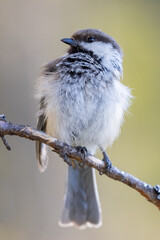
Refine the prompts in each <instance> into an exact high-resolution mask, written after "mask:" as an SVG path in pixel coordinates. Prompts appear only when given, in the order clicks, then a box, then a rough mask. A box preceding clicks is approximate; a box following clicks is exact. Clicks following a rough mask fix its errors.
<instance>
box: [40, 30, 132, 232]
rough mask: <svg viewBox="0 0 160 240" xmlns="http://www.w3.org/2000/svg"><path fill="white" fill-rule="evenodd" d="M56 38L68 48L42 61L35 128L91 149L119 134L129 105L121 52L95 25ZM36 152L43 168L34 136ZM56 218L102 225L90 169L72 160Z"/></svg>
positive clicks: (44, 161) (43, 151)
mask: <svg viewBox="0 0 160 240" xmlns="http://www.w3.org/2000/svg"><path fill="white" fill-rule="evenodd" d="M61 41H62V42H63V43H65V44H67V45H68V46H69V48H68V50H67V53H66V54H65V55H63V56H61V57H59V58H57V59H56V60H52V61H50V62H48V63H46V64H44V65H43V67H42V70H41V74H40V76H39V78H38V79H37V82H36V97H37V99H38V102H39V110H38V124H37V129H38V130H41V131H44V132H46V133H47V134H49V135H51V136H53V137H55V138H57V139H59V140H61V141H63V142H64V143H67V144H70V145H71V146H74V147H80V146H81V147H82V150H84V151H83V152H85V151H87V152H88V153H90V154H95V153H96V151H97V149H99V148H100V149H107V148H108V147H110V146H111V145H112V143H113V141H114V140H115V139H116V138H117V137H118V136H119V134H120V131H121V125H122V123H123V120H124V114H125V113H126V112H127V111H128V108H129V106H130V105H131V99H132V94H131V89H130V88H129V87H127V86H125V85H124V84H122V80H123V66H122V62H123V52H122V49H121V47H120V45H119V44H118V43H117V42H116V41H115V40H114V38H112V37H111V36H109V35H108V34H106V33H104V32H102V31H101V30H98V29H82V30H79V31H76V32H75V33H74V34H73V35H72V36H71V37H70V38H63V39H61ZM36 157H37V160H38V164H39V169H40V171H41V172H43V171H44V170H45V169H46V168H47V165H48V153H47V146H46V145H45V144H44V143H40V142H36ZM59 224H60V226H62V227H69V226H76V227H78V228H79V229H84V228H86V227H94V228H98V227H100V226H101V225H102V211H101V205H100V200H99V195H98V190H97V184H96V177H95V169H93V168H91V167H89V166H87V165H80V164H78V162H77V161H74V160H73V161H72V166H68V171H67V180H66V187H65V194H64V205H63V209H62V214H61V219H60V222H59Z"/></svg>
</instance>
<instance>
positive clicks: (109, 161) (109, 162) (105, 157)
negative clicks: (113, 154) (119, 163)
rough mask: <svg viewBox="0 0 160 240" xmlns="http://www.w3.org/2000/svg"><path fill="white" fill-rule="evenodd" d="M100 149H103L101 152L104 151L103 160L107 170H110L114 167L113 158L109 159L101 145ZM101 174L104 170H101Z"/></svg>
mask: <svg viewBox="0 0 160 240" xmlns="http://www.w3.org/2000/svg"><path fill="white" fill-rule="evenodd" d="M100 150H101V152H102V154H103V159H102V161H103V162H104V164H105V169H106V171H108V170H110V168H111V167H112V162H111V160H110V159H109V157H108V155H107V153H106V152H105V151H104V150H103V149H102V148H101V147H100ZM99 174H100V175H102V174H103V173H102V172H99Z"/></svg>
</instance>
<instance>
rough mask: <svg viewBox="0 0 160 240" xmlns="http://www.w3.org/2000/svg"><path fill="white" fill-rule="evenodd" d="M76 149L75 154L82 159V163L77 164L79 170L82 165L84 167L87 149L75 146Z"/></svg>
mask: <svg viewBox="0 0 160 240" xmlns="http://www.w3.org/2000/svg"><path fill="white" fill-rule="evenodd" d="M76 149H77V152H78V154H79V155H80V157H81V159H82V162H80V163H79V166H80V167H81V168H83V167H84V165H85V158H86V156H87V155H88V151H87V148H86V147H81V146H77V147H76Z"/></svg>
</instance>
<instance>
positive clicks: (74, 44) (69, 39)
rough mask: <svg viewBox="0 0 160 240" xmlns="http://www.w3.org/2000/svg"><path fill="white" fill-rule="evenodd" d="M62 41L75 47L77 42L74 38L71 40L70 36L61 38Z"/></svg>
mask: <svg viewBox="0 0 160 240" xmlns="http://www.w3.org/2000/svg"><path fill="white" fill-rule="evenodd" d="M61 41H62V42H64V43H66V44H68V45H70V46H72V47H77V45H78V44H77V42H76V41H75V40H73V39H72V38H63V39H61Z"/></svg>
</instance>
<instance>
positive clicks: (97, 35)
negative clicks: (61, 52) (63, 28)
mask: <svg viewBox="0 0 160 240" xmlns="http://www.w3.org/2000/svg"><path fill="white" fill-rule="evenodd" d="M72 39H74V40H76V41H84V42H93V41H95V42H96V41H97V42H103V43H111V44H112V46H113V48H115V49H117V50H118V52H119V53H120V54H122V50H121V48H120V46H119V44H118V43H117V42H116V41H115V40H114V38H112V37H111V36H109V35H107V34H105V33H104V32H102V31H100V30H98V29H82V30H79V31H77V32H75V33H74V34H73V35H72Z"/></svg>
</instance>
